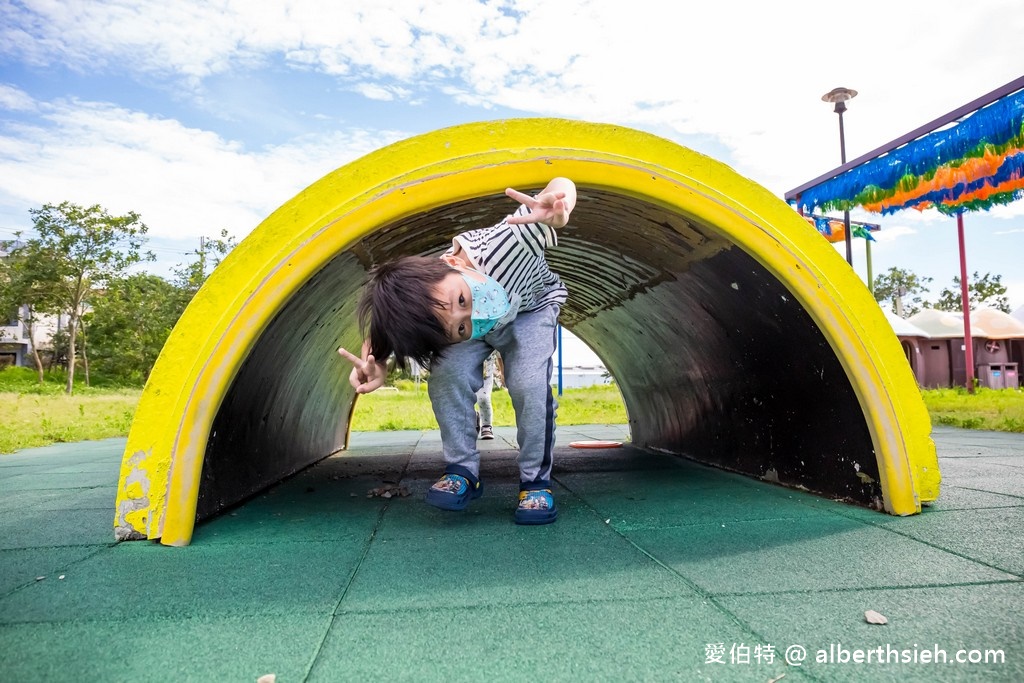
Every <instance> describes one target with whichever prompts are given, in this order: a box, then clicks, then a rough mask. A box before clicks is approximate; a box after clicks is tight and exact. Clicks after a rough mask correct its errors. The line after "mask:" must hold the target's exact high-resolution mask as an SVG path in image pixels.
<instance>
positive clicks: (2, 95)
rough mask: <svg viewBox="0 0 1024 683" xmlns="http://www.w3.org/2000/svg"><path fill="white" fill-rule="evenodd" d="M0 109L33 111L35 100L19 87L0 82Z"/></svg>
mask: <svg viewBox="0 0 1024 683" xmlns="http://www.w3.org/2000/svg"><path fill="white" fill-rule="evenodd" d="M0 109H5V110H7V111H34V110H35V101H33V99H32V97H31V96H30V95H29V94H28V93H26V92H25V91H24V90H22V89H21V88H16V87H14V86H12V85H6V84H3V83H0Z"/></svg>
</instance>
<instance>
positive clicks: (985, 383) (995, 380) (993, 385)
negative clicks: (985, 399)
mask: <svg viewBox="0 0 1024 683" xmlns="http://www.w3.org/2000/svg"><path fill="white" fill-rule="evenodd" d="M1015 365H1016V364H1015ZM1004 375H1005V373H1004V372H1003V366H1002V364H1001V363H987V364H985V365H979V366H978V385H979V386H982V387H985V388H986V389H1003V388H1004V387H1005V386H1006V384H1005V377H1004ZM1014 375H1015V379H1016V371H1014Z"/></svg>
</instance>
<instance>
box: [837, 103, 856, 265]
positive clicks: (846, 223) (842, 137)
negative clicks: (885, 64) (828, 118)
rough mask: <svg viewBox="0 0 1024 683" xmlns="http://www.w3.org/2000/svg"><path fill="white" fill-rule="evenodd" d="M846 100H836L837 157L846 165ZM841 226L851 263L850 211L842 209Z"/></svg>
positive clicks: (848, 261) (848, 258)
mask: <svg viewBox="0 0 1024 683" xmlns="http://www.w3.org/2000/svg"><path fill="white" fill-rule="evenodd" d="M844 111H846V102H842V101H840V102H836V113H837V114H839V158H840V159H842V162H843V165H844V166H845V165H846V131H845V130H844V129H843V112H844ZM843 228H844V232H845V238H846V262H847V263H849V264H850V265H851V266H852V265H853V236H852V235H851V234H850V212H849V211H843Z"/></svg>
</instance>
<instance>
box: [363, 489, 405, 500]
mask: <svg viewBox="0 0 1024 683" xmlns="http://www.w3.org/2000/svg"><path fill="white" fill-rule="evenodd" d="M408 495H410V494H409V489H407V488H406V487H404V486H378V487H377V488H375V489H370V490H369V491H367V492H366V497H367V498H393V497H395V496H401V497H402V498H405V497H406V496H408Z"/></svg>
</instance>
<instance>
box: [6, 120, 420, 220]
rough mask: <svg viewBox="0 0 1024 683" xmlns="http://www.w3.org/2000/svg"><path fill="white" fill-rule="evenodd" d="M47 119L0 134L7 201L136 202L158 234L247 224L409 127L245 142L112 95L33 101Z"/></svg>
mask: <svg viewBox="0 0 1024 683" xmlns="http://www.w3.org/2000/svg"><path fill="white" fill-rule="evenodd" d="M36 106H37V107H38V108H39V109H40V110H42V111H43V112H44V113H45V114H44V121H43V122H42V123H40V124H36V125H23V126H19V127H18V128H17V129H15V130H14V131H10V130H8V131H6V132H4V133H2V134H0V149H2V150H3V154H2V155H0V176H3V177H4V178H5V182H4V184H3V187H2V189H0V205H3V206H5V207H8V208H9V210H10V211H9V212H10V213H11V214H12V215H15V214H20V215H21V216H23V217H24V216H26V215H27V211H25V210H24V209H23V210H22V211H17V208H18V207H37V206H41V205H42V204H46V203H59V202H61V201H64V200H68V201H72V202H75V203H79V204H84V205H91V204H94V203H98V204H101V205H103V206H104V207H105V208H107V209H108V210H110V211H111V212H113V213H118V214H120V213H125V212H128V211H137V212H138V213H139V214H141V216H142V219H143V221H144V222H146V224H147V225H148V226H149V228H150V234H151V235H153V236H165V237H179V238H180V237H187V236H198V235H202V234H216V233H217V232H219V230H220V229H221V228H226V229H228V230H229V232H231V233H232V234H234V235H236V236H242V235H245V234H247V233H248V232H249V231H250V230H252V228H254V227H255V226H256V225H257V224H258V223H259V222H260V221H261V220H262V219H263V218H264V217H266V216H267V215H268V214H269V213H270V212H271V211H273V210H274V209H275V208H277V207H278V206H279V205H280V204H282V203H284V202H285V201H287V200H288V199H290V198H291V197H292V196H293V195H295V194H296V193H297V192H298V191H299V190H301V189H302V188H303V187H305V186H306V185H309V184H310V183H312V182H314V181H316V180H318V179H319V178H320V177H321V176H323V175H325V174H326V173H328V172H329V171H331V170H334V169H335V168H337V167H338V166H340V165H342V164H343V163H345V162H347V161H351V160H353V159H356V158H358V157H360V156H363V155H364V154H366V153H368V152H371V151H373V150H375V149H378V148H380V147H381V146H383V145H385V144H387V143H389V142H392V141H394V140H395V139H398V138H400V137H404V136H403V135H402V134H398V133H370V132H366V131H358V130H350V131H346V132H345V133H338V134H335V135H329V136H317V137H315V138H314V137H310V138H307V139H299V140H295V141H292V142H291V143H289V144H285V145H278V146H273V147H268V148H265V149H260V150H247V149H245V148H244V146H243V145H241V144H240V143H238V142H234V141H230V140H224V139H222V138H220V137H218V136H216V135H214V134H212V133H210V132H207V131H202V130H197V129H194V128H187V127H185V126H183V125H182V124H180V123H179V122H177V121H172V120H167V119H161V118H156V117H152V116H149V115H146V114H143V113H140V112H134V111H129V110H126V109H123V108H120V107H116V106H114V105H111V104H106V103H96V102H80V101H57V102H50V103H36Z"/></svg>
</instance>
